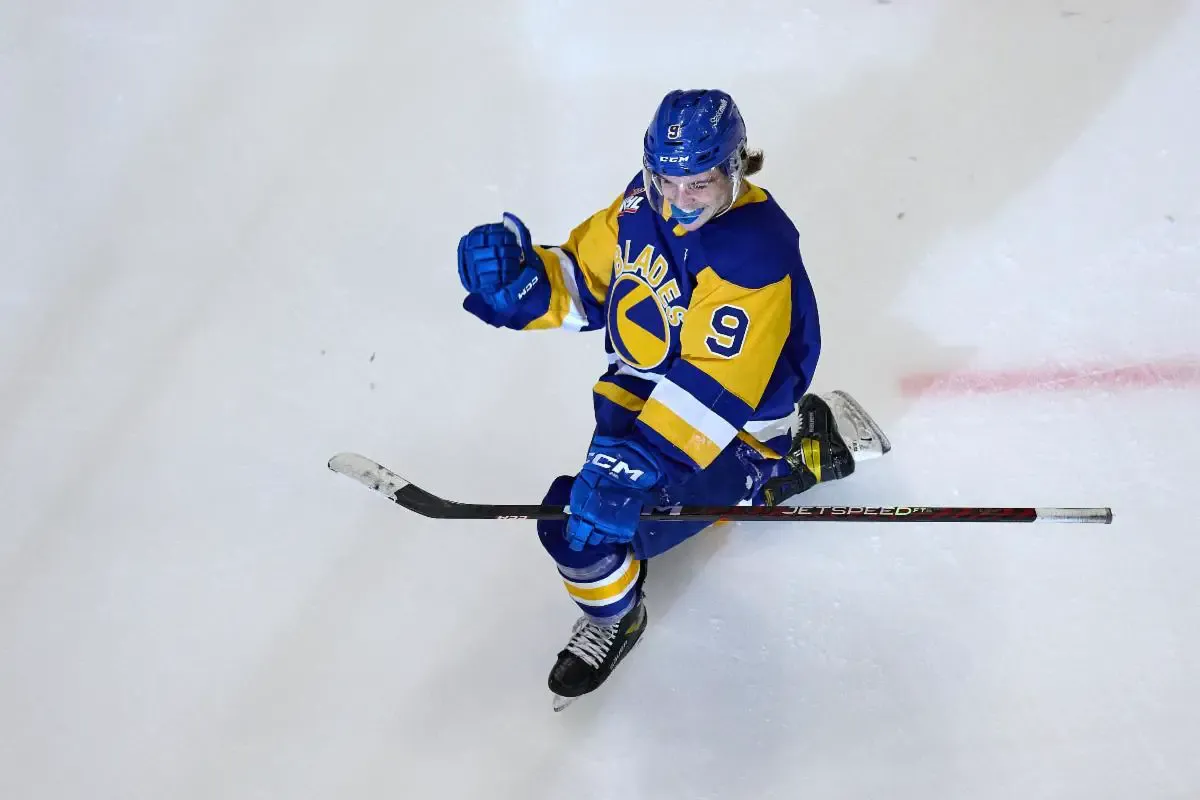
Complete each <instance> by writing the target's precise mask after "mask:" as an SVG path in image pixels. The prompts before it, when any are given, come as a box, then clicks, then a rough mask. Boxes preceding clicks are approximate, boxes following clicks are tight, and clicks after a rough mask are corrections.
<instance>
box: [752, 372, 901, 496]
mask: <svg viewBox="0 0 1200 800" xmlns="http://www.w3.org/2000/svg"><path fill="white" fill-rule="evenodd" d="M798 412H799V415H800V419H799V424H798V425H797V430H796V435H795V437H794V438H793V439H792V447H791V449H790V450H789V451H788V454H787V455H786V456H785V457H784V460H785V461H787V464H788V466H789V467H790V468H791V472H790V473H789V474H787V475H781V476H778V477H775V478H772V479H771V480H769V481H767V483H766V484H765V485H764V487H763V499H764V501H765V503H766V504H767V505H769V506H775V505H779V504H780V503H782V502H783V501H784V500H787V499H788V498H790V497H794V496H795V495H797V494H800V493H801V492H805V491H807V490H809V489H811V488H812V487H814V486H816V485H817V484H818V483H825V482H828V481H833V480H838V479H840V478H845V477H847V476H848V475H851V474H853V473H854V468H855V465H856V464H857V463H858V462H860V461H869V460H870V459H873V458H878V457H880V456H882V455H883V454H885V453H887V452H888V451H890V450H891V449H892V444H891V442H889V441H888V438H887V436H886V435H885V434H884V432H883V430H882V429H881V428H880V427H879V425H878V423H876V422H875V420H874V419H872V418H871V415H870V414H868V413H867V411H866V409H864V408H863V407H862V406H861V405H860V404H859V403H858V401H857V400H855V399H854V398H853V397H851V396H850V395H849V394H847V393H846V392H843V391H841V390H838V391H833V392H830V393H828V394H824V395H816V394H806V395H804V397H803V398H801V400H800V404H799V407H798Z"/></svg>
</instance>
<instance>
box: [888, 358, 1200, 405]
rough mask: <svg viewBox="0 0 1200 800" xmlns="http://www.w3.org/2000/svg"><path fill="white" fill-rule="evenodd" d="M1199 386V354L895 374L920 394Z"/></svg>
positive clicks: (910, 393) (908, 392)
mask: <svg viewBox="0 0 1200 800" xmlns="http://www.w3.org/2000/svg"><path fill="white" fill-rule="evenodd" d="M1190 386H1200V360H1196V359H1180V360H1175V361H1158V362H1145V363H1141V364H1125V365H1116V364H1095V365H1091V366H1083V367H1062V366H1059V367H1044V368H1040V369H1014V370H996V371H987V370H983V371H974V372H926V373H913V374H910V375H904V376H901V378H900V393H901V394H902V395H904V396H906V397H917V396H920V395H965V394H998V393H1000V392H1032V391H1037V392H1065V391H1079V390H1081V389H1104V390H1115V389H1152V388H1160V387H1162V388H1179V387H1190Z"/></svg>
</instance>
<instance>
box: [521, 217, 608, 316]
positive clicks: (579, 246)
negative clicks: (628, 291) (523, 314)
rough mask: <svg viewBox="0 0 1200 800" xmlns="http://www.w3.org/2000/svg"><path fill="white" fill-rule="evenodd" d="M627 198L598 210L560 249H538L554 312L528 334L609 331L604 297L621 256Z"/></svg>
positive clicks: (575, 230) (548, 310)
mask: <svg viewBox="0 0 1200 800" xmlns="http://www.w3.org/2000/svg"><path fill="white" fill-rule="evenodd" d="M623 201H624V197H623V196H622V197H618V198H617V199H616V200H615V201H613V203H612V204H611V205H609V206H608V207H607V208H605V209H602V210H600V211H597V212H596V213H595V214H593V215H592V216H590V217H588V218H587V219H586V220H584V221H583V222H582V223H580V224H579V225H577V226H576V227H575V229H574V230H572V231H571V235H570V236H569V237H568V238H567V241H566V243H564V244H563V245H561V246H560V247H545V246H542V245H535V247H534V250H535V251H536V252H537V254H538V257H539V258H540V259H541V260H542V265H543V266H544V267H545V270H546V277H547V279H548V280H549V282H550V302H549V307H548V308H547V309H546V311H545V313H543V314H542V315H541V316H539V317H537V318H536V319H533V320H532V321H531V322H529V323H528V324H527V325H525V330H537V329H544V328H566V329H569V330H595V329H597V328H601V327H603V326H604V298H605V296H606V295H607V293H608V285H609V283H610V282H611V280H612V266H613V254H614V253H616V252H617V215H618V213H620V210H621V203H622V202H623Z"/></svg>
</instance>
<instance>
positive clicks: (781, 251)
mask: <svg viewBox="0 0 1200 800" xmlns="http://www.w3.org/2000/svg"><path fill="white" fill-rule="evenodd" d="M747 189H748V191H746V192H745V193H744V194H743V195H742V196H741V197H740V198H739V199H738V201H737V202H736V203H735V204H734V206H733V207H732V208H731V209H730V210H729V211H727V212H725V213H724V214H722V215H720V216H718V217H716V218H714V219H713V220H711V221H709V222H707V223H706V224H704V225H703V226H701V227H700V228H699V229H698V230H695V231H690V232H688V231H684V230H683V228H681V227H679V226H677V225H675V224H674V223H673V222H671V221H670V220H669V219H664V218H663V216H662V215H661V214H659V213H656V209H654V208H651V207H650V205H649V203H648V202H647V201H646V196H645V191H644V188H643V186H642V179H641V176H640V175H639V176H637V177H636V178H634V180H633V181H631V182H630V183H629V185H628V187H627V188H626V190H625V192H624V193H623V194H622V195H621V196H620V197H618V198H617V199H616V200H615V201H614V202H613V203H612V204H611V205H610V206H609V207H608V208H606V209H604V210H602V211H599V212H597V213H596V214H594V215H593V216H591V217H590V218H589V219H587V220H586V221H584V222H583V223H582V224H580V225H579V226H578V227H576V228H575V229H574V230H573V231H572V232H571V235H570V237H569V238H568V239H567V241H566V243H565V244H562V245H561V246H558V247H544V246H541V245H538V246H535V250H536V252H537V254H538V256H539V257H540V258H541V261H542V265H543V267H544V268H545V273H546V278H547V280H544V281H538V284H537V285H535V286H534V287H532V289H531V290H530V291H529V292H528V293H527V294H526V295H525V296H524V297H523V298H522V300H521V302H520V305H519V307H518V308H517V310H516V313H515V314H514V315H513V316H511V317H509V318H508V320H507V321H506V322H504V323H503V324H504V325H505V326H506V327H509V328H514V329H517V330H539V329H548V328H563V329H567V330H581V331H588V330H596V329H599V328H604V329H605V332H606V341H605V349H606V351H607V352H608V360H609V367H608V370H607V372H605V374H604V375H603V376H602V377H601V378H600V379H599V380H598V381H597V383H596V386H595V388H594V395H593V397H594V403H595V410H596V426H597V431H598V432H599V433H603V434H608V435H613V436H631V437H635V438H637V439H639V440H641V441H642V443H643V444H649V445H650V446H652V447H653V448H654V449H655V450H656V451H658V452H659V453H661V454H662V455H663V456H665V458H664V459H663V461H664V468H665V469H666V471H667V473H668V481H669V482H670V483H676V482H678V481H680V480H683V479H684V478H686V477H687V476H688V475H689V474H691V473H693V472H695V471H696V470H701V469H704V468H705V467H707V466H708V465H709V464H711V463H712V461H713V460H714V459H715V458H716V457H717V454H718V453H720V452H721V451H722V450H723V449H725V447H726V446H728V445H729V444H730V443H732V442H733V441H734V439H735V438H736V439H741V440H742V441H744V442H746V443H747V444H748V445H750V446H751V447H753V448H754V449H755V450H757V451H758V452H759V453H760V454H762V455H763V456H764V457H766V458H769V459H777V458H780V457H782V456H783V455H784V454H785V453H786V452H787V450H788V448H789V446H790V445H791V439H792V434H793V432H794V430H795V425H796V416H795V404H796V402H797V401H798V400H799V398H800V396H801V395H802V394H803V393H804V392H805V391H806V390H807V388H808V386H809V383H810V382H811V380H812V377H813V371H814V370H815V368H816V365H817V359H818V357H819V355H820V351H821V335H820V326H819V322H818V318H817V305H816V300H815V298H814V296H813V290H812V285H811V283H810V282H809V278H808V275H807V273H806V271H805V268H804V263H803V260H802V258H801V255H800V237H799V233H798V232H797V230H796V228H795V226H794V225H793V224H792V222H791V220H789V219H788V217H787V215H786V214H785V213H784V211H783V210H782V209H781V208H780V207H779V205H778V204H777V203H776V202H775V200H774V199H773V198H772V197H771V196H770V195H769V194H768V193H767V192H766V191H765V190H764V189H762V188H761V187H758V186H755V185H753V184H749V185H748V186H747ZM467 308H468V310H471V311H473V312H474V313H476V314H477V315H479V316H481V317H482V318H484V320H485V321H487V322H490V323H491V324H493V325H495V324H497V323H496V322H495V321H493V320H491V319H488V315H487V312H486V309H484V308H481V307H479V306H478V304H471V303H468V304H467Z"/></svg>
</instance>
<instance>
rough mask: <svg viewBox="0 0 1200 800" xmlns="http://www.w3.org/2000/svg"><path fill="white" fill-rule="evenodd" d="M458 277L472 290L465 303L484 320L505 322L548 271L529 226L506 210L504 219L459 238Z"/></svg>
mask: <svg viewBox="0 0 1200 800" xmlns="http://www.w3.org/2000/svg"><path fill="white" fill-rule="evenodd" d="M458 279H459V281H460V282H461V283H462V285H463V288H464V289H466V290H467V291H468V292H470V295H469V296H468V297H467V299H466V301H464V303H463V307H464V308H466V309H467V311H470V312H471V313H472V314H475V315H476V316H477V317H480V318H481V319H483V320H484V321H485V322H489V323H491V324H493V325H503V324H504V323H505V322H506V321H507V320H508V319H509V318H510V317H511V316H512V315H513V312H514V311H516V309H517V304H518V302H519V301H520V300H521V298H523V297H525V295H526V294H528V293H529V292H530V290H532V289H533V288H534V287H535V286H536V285H537V284H538V283H539V282H545V280H546V275H545V272H544V270H543V269H542V262H541V259H539V258H538V256H537V253H535V252H534V250H533V243H532V241H531V240H530V237H529V229H528V228H526V227H525V224H524V223H523V222H521V220H519V219H517V218H516V217H515V216H514V215H512V214H509V213H507V212H505V214H504V221H503V222H492V223H488V224H487V225H477V226H475V227H474V228H472V229H471V230H470V232H468V233H467V234H466V235H465V236H463V237H462V238H461V239H459V240H458Z"/></svg>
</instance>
